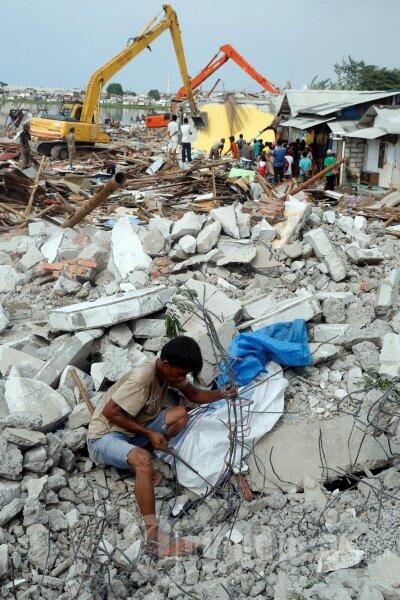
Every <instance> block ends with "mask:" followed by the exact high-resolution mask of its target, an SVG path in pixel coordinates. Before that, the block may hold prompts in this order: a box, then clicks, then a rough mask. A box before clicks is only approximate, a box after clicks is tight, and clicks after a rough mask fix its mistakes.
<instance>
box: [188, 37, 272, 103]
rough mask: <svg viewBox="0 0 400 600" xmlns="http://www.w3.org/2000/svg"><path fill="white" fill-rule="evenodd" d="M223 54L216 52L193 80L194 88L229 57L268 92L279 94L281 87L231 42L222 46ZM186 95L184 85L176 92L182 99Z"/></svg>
mask: <svg viewBox="0 0 400 600" xmlns="http://www.w3.org/2000/svg"><path fill="white" fill-rule="evenodd" d="M220 51H221V52H222V55H221V56H220V57H218V54H216V55H215V56H214V57H213V58H212V59H211V60H210V62H209V63H208V65H206V66H205V67H204V69H202V70H201V71H200V72H199V73H198V74H197V75H196V77H193V79H192V80H191V83H192V90H194V89H196V88H197V87H198V86H199V85H201V84H202V83H203V81H205V80H206V79H208V77H210V76H211V75H212V74H213V73H215V71H217V70H218V69H219V68H220V67H222V65H224V64H225V63H226V62H227V61H228V60H229V59H232V60H233V61H234V62H235V63H236V64H237V65H238V66H239V67H240V68H241V69H243V71H245V72H246V73H247V74H248V75H250V77H252V78H253V79H254V80H255V81H257V82H258V83H259V84H260V85H261V86H262V87H263V88H264V89H265V90H266V91H267V92H270V93H271V94H279V89H278V88H276V87H275V86H274V85H273V84H272V83H271V82H270V81H268V79H266V78H265V77H263V76H262V75H260V73H258V71H256V70H255V69H254V68H253V67H252V66H251V65H250V64H249V63H248V62H247V60H245V59H244V58H243V56H242V55H241V54H239V52H237V51H236V50H235V48H233V46H231V45H230V44H224V45H223V46H221V47H220ZM185 97H186V87H185V86H182V87H181V88H180V89H179V90H178V93H177V94H176V99H177V100H182V99H183V98H185Z"/></svg>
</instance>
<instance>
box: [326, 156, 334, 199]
mask: <svg viewBox="0 0 400 600" xmlns="http://www.w3.org/2000/svg"><path fill="white" fill-rule="evenodd" d="M335 164H336V154H335V153H334V152H333V150H327V151H326V157H325V160H324V169H325V168H326V167H330V166H331V165H335ZM325 189H326V190H330V191H331V192H333V191H334V189H335V171H334V170H332V171H328V172H327V173H326V175H325Z"/></svg>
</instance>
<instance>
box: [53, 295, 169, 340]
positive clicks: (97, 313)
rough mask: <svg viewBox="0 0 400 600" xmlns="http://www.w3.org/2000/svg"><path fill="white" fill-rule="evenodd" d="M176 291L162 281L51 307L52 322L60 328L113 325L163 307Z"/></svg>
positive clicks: (56, 328) (57, 328)
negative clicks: (60, 306)
mask: <svg viewBox="0 0 400 600" xmlns="http://www.w3.org/2000/svg"><path fill="white" fill-rule="evenodd" d="M175 291H176V290H175V288H173V287H171V286H169V287H167V286H162V285H161V286H153V287H147V288H143V289H141V290H136V291H134V292H127V293H125V294H114V295H112V296H108V297H107V298H99V299H98V300H94V301H88V302H80V303H78V304H71V305H70V306H65V307H63V308H58V309H56V310H54V311H52V312H51V313H50V315H49V322H50V325H51V327H52V328H53V329H54V330H59V331H76V330H79V329H91V328H95V327H110V326H111V325H116V324H117V323H121V322H123V321H131V320H133V319H137V318H139V317H144V316H146V315H149V314H151V313H155V312H158V311H160V310H162V309H163V308H165V306H166V305H167V303H168V302H169V300H170V299H171V297H172V296H173V294H174V293H175Z"/></svg>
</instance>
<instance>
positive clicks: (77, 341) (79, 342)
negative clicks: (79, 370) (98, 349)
mask: <svg viewBox="0 0 400 600" xmlns="http://www.w3.org/2000/svg"><path fill="white" fill-rule="evenodd" d="M92 346H93V337H92V336H91V335H90V333H88V332H87V331H81V332H79V333H77V334H75V335H74V336H72V337H70V338H69V339H67V340H65V342H64V343H63V344H61V346H59V347H58V348H57V349H56V351H55V352H54V353H53V354H52V356H51V357H50V358H49V360H48V361H47V362H46V363H45V364H44V365H43V367H42V368H41V369H40V371H38V373H37V374H36V376H35V379H36V380H37V381H43V383H47V385H51V386H54V385H56V384H57V382H58V381H59V379H60V376H61V373H62V372H63V371H64V369H65V368H66V367H67V366H68V365H75V366H79V364H80V363H81V361H82V360H84V359H85V358H86V357H87V356H88V355H89V353H90V351H91V349H92Z"/></svg>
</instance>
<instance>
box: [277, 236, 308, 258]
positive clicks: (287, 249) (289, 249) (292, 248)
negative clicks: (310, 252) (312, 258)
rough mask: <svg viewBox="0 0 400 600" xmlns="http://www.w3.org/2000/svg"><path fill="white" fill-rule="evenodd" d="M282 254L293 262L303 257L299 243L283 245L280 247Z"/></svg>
mask: <svg viewBox="0 0 400 600" xmlns="http://www.w3.org/2000/svg"><path fill="white" fill-rule="evenodd" d="M281 250H282V252H283V253H284V254H285V256H287V257H288V258H291V259H293V260H295V259H296V258H300V256H302V255H303V244H302V243H301V242H298V241H297V242H293V243H292V244H285V245H284V246H281Z"/></svg>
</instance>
